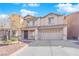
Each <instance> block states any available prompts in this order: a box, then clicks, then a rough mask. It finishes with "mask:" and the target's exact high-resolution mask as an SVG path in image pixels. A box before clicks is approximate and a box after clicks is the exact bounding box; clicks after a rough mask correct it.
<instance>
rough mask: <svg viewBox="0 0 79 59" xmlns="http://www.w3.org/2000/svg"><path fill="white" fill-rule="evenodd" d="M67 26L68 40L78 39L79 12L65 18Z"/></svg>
mask: <svg viewBox="0 0 79 59" xmlns="http://www.w3.org/2000/svg"><path fill="white" fill-rule="evenodd" d="M65 22H66V24H67V28H68V29H67V33H68V34H67V35H68V39H72V38H74V39H77V38H78V37H79V12H76V13H72V14H70V15H68V16H65Z"/></svg>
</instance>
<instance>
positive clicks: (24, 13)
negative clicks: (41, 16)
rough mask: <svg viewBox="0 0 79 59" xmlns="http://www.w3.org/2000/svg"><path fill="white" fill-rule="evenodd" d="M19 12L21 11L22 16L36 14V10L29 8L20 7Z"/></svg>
mask: <svg viewBox="0 0 79 59" xmlns="http://www.w3.org/2000/svg"><path fill="white" fill-rule="evenodd" d="M20 12H21V15H22V16H26V15H32V16H34V15H36V14H37V12H35V11H30V10H27V9H21V10H20Z"/></svg>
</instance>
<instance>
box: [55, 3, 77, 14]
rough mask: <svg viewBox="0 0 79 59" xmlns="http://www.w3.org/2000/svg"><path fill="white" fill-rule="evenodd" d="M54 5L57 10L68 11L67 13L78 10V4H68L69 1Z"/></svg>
mask: <svg viewBox="0 0 79 59" xmlns="http://www.w3.org/2000/svg"><path fill="white" fill-rule="evenodd" d="M56 7H58V9H57V11H58V12H61V13H62V12H69V13H73V12H77V11H79V4H75V5H73V4H70V3H66V4H64V3H61V4H58V5H56Z"/></svg>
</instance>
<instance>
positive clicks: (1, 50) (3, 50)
mask: <svg viewBox="0 0 79 59" xmlns="http://www.w3.org/2000/svg"><path fill="white" fill-rule="evenodd" d="M25 45H26V43H24V42H18V43H16V44H10V45H3V44H2V45H1V44H0V56H8V55H10V54H12V53H14V52H16V51H17V50H19V49H20V48H22V47H24V46H25Z"/></svg>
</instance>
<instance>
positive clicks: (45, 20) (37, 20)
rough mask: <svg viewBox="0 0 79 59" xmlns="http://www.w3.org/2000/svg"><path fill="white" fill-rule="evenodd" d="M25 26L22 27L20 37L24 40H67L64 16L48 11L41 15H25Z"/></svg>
mask: <svg viewBox="0 0 79 59" xmlns="http://www.w3.org/2000/svg"><path fill="white" fill-rule="evenodd" d="M24 21H25V22H26V24H27V26H26V27H24V28H22V39H26V40H31V39H33V40H51V39H52V40H53V39H59V40H67V26H66V24H65V23H64V16H63V15H59V14H54V13H49V14H48V15H46V16H43V17H35V16H30V15H28V16H25V17H24Z"/></svg>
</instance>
